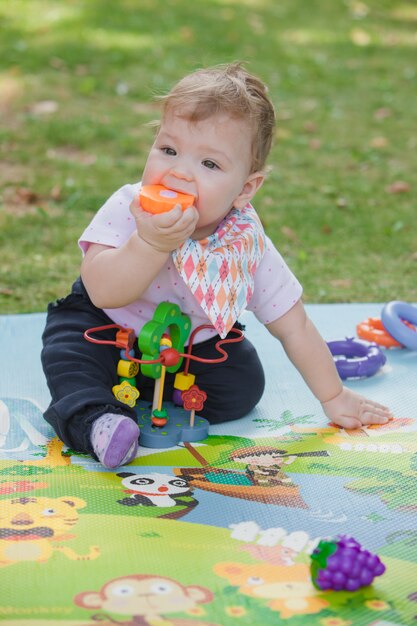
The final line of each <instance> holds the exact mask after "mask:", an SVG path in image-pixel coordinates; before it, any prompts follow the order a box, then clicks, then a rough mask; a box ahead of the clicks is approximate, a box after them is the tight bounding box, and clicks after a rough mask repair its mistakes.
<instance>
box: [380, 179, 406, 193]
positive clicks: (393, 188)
mask: <svg viewBox="0 0 417 626" xmlns="http://www.w3.org/2000/svg"><path fill="white" fill-rule="evenodd" d="M410 190H411V186H410V185H409V184H408V183H406V182H405V181H404V180H396V181H395V182H393V183H391V185H388V187H385V191H387V192H388V193H408V192H409V191H410Z"/></svg>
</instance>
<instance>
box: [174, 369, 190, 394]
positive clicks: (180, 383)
mask: <svg viewBox="0 0 417 626" xmlns="http://www.w3.org/2000/svg"><path fill="white" fill-rule="evenodd" d="M194 381H195V376H194V374H185V373H184V372H178V374H176V375H175V380H174V388H175V389H179V390H180V391H188V389H189V388H190V387H192V386H193V385H194Z"/></svg>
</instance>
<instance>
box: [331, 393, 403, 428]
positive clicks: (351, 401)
mask: <svg viewBox="0 0 417 626" xmlns="http://www.w3.org/2000/svg"><path fill="white" fill-rule="evenodd" d="M322 407H323V410H324V412H325V413H326V415H327V417H328V418H329V419H330V420H331V421H332V422H333V423H334V424H337V425H338V426H341V427H342V428H347V429H355V428H360V427H361V426H363V425H366V424H386V423H387V422H388V421H389V420H392V419H393V416H392V414H391V412H390V410H389V409H388V408H387V407H386V406H383V405H382V404H379V403H378V402H374V401H373V400H368V398H365V397H364V396H360V395H359V394H357V393H355V392H354V391H351V390H350V389H348V388H347V387H343V389H342V391H341V392H340V393H339V394H338V395H337V396H336V397H335V398H332V400H328V401H327V402H322Z"/></svg>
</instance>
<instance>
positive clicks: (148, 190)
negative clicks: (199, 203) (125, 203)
mask: <svg viewBox="0 0 417 626" xmlns="http://www.w3.org/2000/svg"><path fill="white" fill-rule="evenodd" d="M194 201H195V198H194V196H192V195H190V194H188V193H180V192H179V191H174V190H173V189H167V188H166V187H164V186H163V185H144V186H143V187H142V188H141V190H140V194H139V202H140V205H141V207H142V209H143V210H144V211H148V213H154V214H155V213H166V212H167V211H170V210H171V209H173V208H174V206H176V205H177V204H179V205H180V206H181V209H182V210H183V211H185V209H187V208H188V207H189V206H192V205H193V204H194Z"/></svg>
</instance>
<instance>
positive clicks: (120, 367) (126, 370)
mask: <svg viewBox="0 0 417 626" xmlns="http://www.w3.org/2000/svg"><path fill="white" fill-rule="evenodd" d="M138 372H139V365H138V364H137V363H135V362H134V361H124V360H123V359H120V361H119V362H118V364H117V375H118V376H121V377H123V378H134V377H135V376H136V374H137V373H138Z"/></svg>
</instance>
